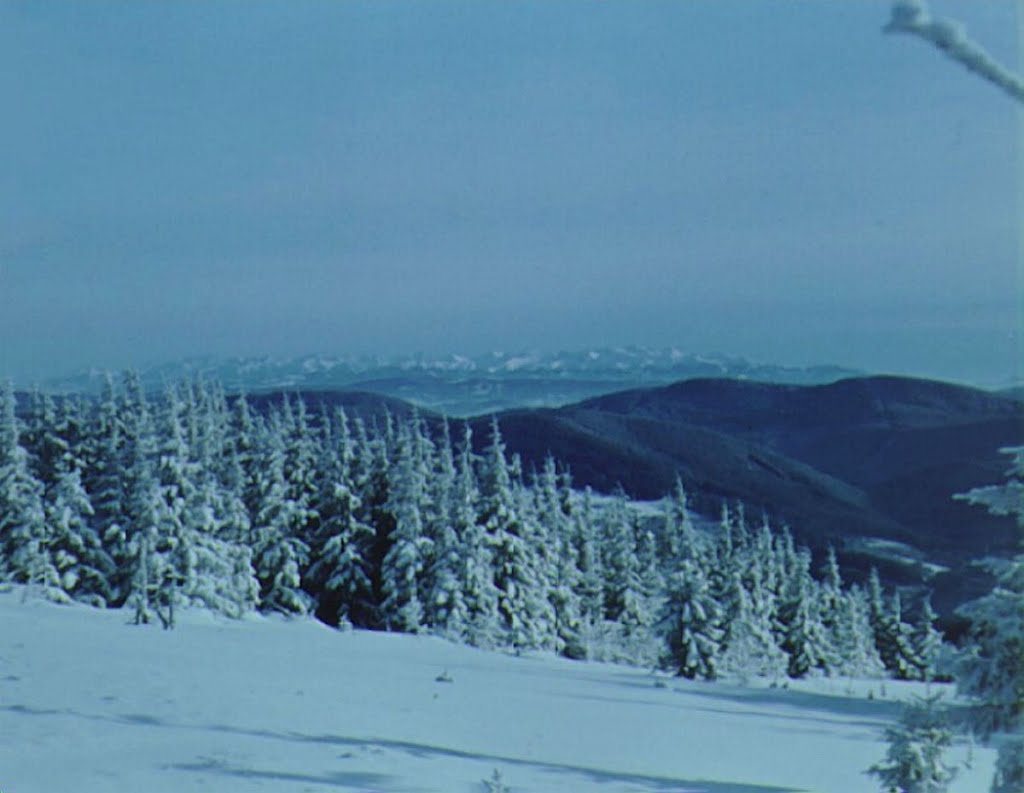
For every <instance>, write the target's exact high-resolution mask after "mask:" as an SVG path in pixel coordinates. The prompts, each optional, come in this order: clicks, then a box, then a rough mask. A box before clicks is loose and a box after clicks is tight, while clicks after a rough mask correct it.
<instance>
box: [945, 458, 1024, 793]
mask: <svg viewBox="0 0 1024 793" xmlns="http://www.w3.org/2000/svg"><path fill="white" fill-rule="evenodd" d="M1002 451H1003V452H1004V453H1006V454H1008V455H1010V457H1011V458H1012V463H1011V466H1010V468H1009V470H1008V471H1007V472H1006V476H1007V480H1006V482H1004V483H1002V484H999V485H989V486H986V487H979V488H975V489H973V490H971V491H969V492H968V493H965V494H962V495H960V496H957V498H961V499H963V500H966V501H968V502H969V503H971V504H976V505H979V506H984V507H985V508H986V509H987V510H988V511H989V512H990V513H992V514H994V515H1003V516H1007V517H1010V518H1013V519H1014V521H1015V523H1016V529H1017V542H1018V547H1017V552H1016V554H1015V555H1014V556H1012V557H1010V558H1009V559H1003V560H992V561H990V562H989V564H988V567H989V571H990V572H991V573H992V574H993V575H994V576H995V579H996V582H995V587H994V588H993V589H992V591H991V592H990V593H989V594H987V595H985V596H984V597H982V598H979V599H978V600H975V601H972V602H971V603H968V604H967V605H966V606H963V607H962V608H961V610H960V613H961V614H962V615H963V616H965V617H967V618H968V619H969V620H970V630H969V633H968V644H967V647H966V650H965V652H964V655H963V658H962V660H961V662H960V664H959V668H958V669H957V689H958V690H959V692H960V693H961V694H963V695H965V696H967V697H969V698H970V699H971V700H972V701H973V705H974V707H973V727H974V728H975V730H977V731H978V732H979V733H981V734H982V735H983V736H987V735H989V734H990V733H992V732H994V731H1000V730H1001V731H1006V732H1009V733H1011V734H1017V735H1019V734H1020V733H1024V663H1022V662H1021V659H1024V446H1017V447H1013V448H1007V449H1003V450H1002ZM1005 745H1006V746H1011V747H1020V746H1021V741H1020V740H1019V738H1018V739H1017V740H1010V741H1008V742H1007V743H1006V744H1005ZM1008 751H1009V750H1008ZM1002 762H1003V763H1004V766H1005V767H1006V768H1010V769H1013V768H1017V769H1019V766H1020V763H1019V762H1018V763H1017V764H1016V765H1014V761H1012V760H1010V759H1004V760H1003V761H1002ZM1001 773H1003V775H1004V776H1009V777H1010V778H1012V777H1013V776H1014V775H1016V773H1017V772H1016V771H1013V772H1012V773H1011V772H1010V771H1003V772H1001ZM1000 784H1003V783H1000ZM1004 787H1005V785H1004Z"/></svg>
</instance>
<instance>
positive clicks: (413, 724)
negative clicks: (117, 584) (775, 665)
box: [0, 589, 993, 793]
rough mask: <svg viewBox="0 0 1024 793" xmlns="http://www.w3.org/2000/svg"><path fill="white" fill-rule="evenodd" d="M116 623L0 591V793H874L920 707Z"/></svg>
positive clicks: (839, 685) (851, 687)
mask: <svg viewBox="0 0 1024 793" xmlns="http://www.w3.org/2000/svg"><path fill="white" fill-rule="evenodd" d="M128 622H129V619H128V614H127V613H125V612H120V611H98V610H93V609H91V608H87V607H84V606H56V605H53V604H50V603H46V602H42V601H39V600H35V599H31V598H29V599H27V600H25V599H23V593H22V592H21V590H18V589H15V590H13V591H9V592H6V593H2V594H0V790H2V791H3V793H92V792H94V793H116V792H117V791H131V793H142V792H143V791H145V792H146V793H163V792H164V791H167V793H171V791H173V793H187V792H188V791H256V790H261V791H280V792H281V793H287V792H289V791H296V792H297V791H314V792H316V791H332V790H334V791H362V792H366V793H369V792H371V791H438V792H439V793H470V792H474V793H479V792H480V791H484V790H485V787H484V786H483V785H482V784H481V781H482V780H483V779H484V778H489V777H491V775H492V773H493V771H494V770H495V769H498V770H499V771H500V773H501V775H502V777H503V778H504V780H505V782H506V783H507V784H508V785H509V789H510V790H512V791H516V793H544V792H547V791H570V792H571V793H577V792H578V793H586V792H587V791H601V793H627V792H629V793H639V792H640V791H652V792H653V791H657V792H658V793H683V791H706V792H707V793H770V792H776V793H778V792H781V791H814V793H858V792H859V791H877V790H878V788H877V785H876V783H875V781H874V780H873V779H871V778H869V777H867V776H865V774H864V773H863V771H864V769H865V768H867V767H868V766H869V765H871V764H872V763H874V762H876V761H878V760H880V759H881V758H882V757H883V755H884V752H885V746H884V744H883V743H882V741H881V738H880V734H881V730H882V728H883V726H884V725H885V724H886V723H888V722H890V721H891V720H893V719H895V717H896V715H897V712H898V708H899V705H898V702H896V700H897V699H899V698H904V697H907V696H909V695H910V694H911V693H915V692H918V693H920V692H921V690H922V688H923V686H921V685H919V684H895V683H892V682H887V683H886V684H885V692H884V696H883V695H882V694H883V692H882V691H880V684H879V682H877V681H872V682H868V681H853V682H851V681H845V680H815V681H806V682H799V683H795V684H791V686H790V688H789V689H788V690H782V689H774V688H769V687H767V686H766V685H750V686H740V685H734V684H726V683H698V682H694V683H691V682H688V681H682V680H678V679H675V678H670V677H665V676H662V675H652V674H651V673H650V672H647V671H645V670H642V669H632V668H628V667H621V666H612V665H606V664H596V663H579V662H571V661H565V660H562V659H558V658H553V657H547V656H530V657H513V656H511V655H507V654H503V653H488V652H483V651H479V650H474V649H470V648H465V647H459V646H456V645H452V644H449V643H447V642H444V641H442V640H440V639H437V638H431V637H413V636H399V635H394V634H381V633H369V632H361V631H355V632H338V631H334V630H332V629H330V628H327V627H325V626H323V625H321V624H319V623H317V622H314V621H312V620H295V621H284V620H279V619H273V618H262V617H251V618H249V619H247V620H244V621H238V622H235V621H231V620H227V619H224V618H219V617H213V616H210V615H208V614H205V613H200V612H190V613H186V614H184V615H182V619H181V623H180V625H179V627H178V628H177V629H176V630H174V631H163V630H160V629H159V628H158V627H154V626H147V627H136V626H132V625H129V624H127V623H128ZM439 678H442V679H439ZM443 678H449V679H450V680H445V679H443ZM869 691H871V692H873V698H868V696H867V694H868V692H869ZM967 756H968V752H967V750H966V748H965V747H964V746H962V745H961V746H958V747H957V748H956V750H955V751H954V752H952V753H951V756H950V758H949V759H950V760H953V761H956V762H963V761H964V760H965V759H966V758H967ZM992 762H993V757H992V753H991V752H989V751H988V750H987V749H981V748H976V749H975V750H974V751H973V764H972V767H971V768H970V769H963V770H961V772H960V775H959V777H958V779H957V781H956V782H955V783H954V785H953V787H952V789H951V793H959V792H961V791H962V792H963V793H979V792H980V791H985V790H987V789H988V780H989V779H991V774H992Z"/></svg>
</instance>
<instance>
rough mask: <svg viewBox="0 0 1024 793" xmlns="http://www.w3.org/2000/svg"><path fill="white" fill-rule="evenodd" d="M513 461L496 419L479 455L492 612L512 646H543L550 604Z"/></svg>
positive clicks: (549, 615) (517, 648)
mask: <svg viewBox="0 0 1024 793" xmlns="http://www.w3.org/2000/svg"><path fill="white" fill-rule="evenodd" d="M514 474H515V470H514V465H510V464H509V461H508V460H507V459H506V457H505V444H504V441H502V438H501V431H500V430H499V428H498V422H497V420H495V421H494V422H493V423H492V425H491V443H490V445H489V446H488V447H487V450H486V453H485V457H484V460H483V476H482V478H481V479H482V481H481V488H480V491H481V492H480V515H479V520H480V522H481V523H482V524H483V527H484V531H485V534H486V537H487V541H488V544H489V545H490V548H491V564H492V565H493V574H494V586H495V588H496V589H497V590H498V615H499V620H500V625H501V630H502V633H503V634H504V641H505V642H507V643H508V644H509V645H511V646H512V647H513V648H514V649H516V650H524V649H536V648H540V647H543V646H544V644H545V642H546V640H547V639H548V638H549V630H550V626H551V622H552V621H553V620H552V619H551V613H550V605H549V603H548V601H547V599H546V592H545V590H544V583H545V582H543V581H541V580H540V577H539V575H538V564H537V554H536V548H535V547H533V544H532V536H531V528H532V527H531V526H530V524H529V522H528V518H527V517H526V516H524V515H523V514H522V513H521V511H520V501H519V499H518V498H517V496H516V491H515V490H514V489H513V477H514Z"/></svg>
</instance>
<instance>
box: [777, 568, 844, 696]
mask: <svg viewBox="0 0 1024 793" xmlns="http://www.w3.org/2000/svg"><path fill="white" fill-rule="evenodd" d="M781 614H782V617H781V619H782V622H783V624H784V625H785V638H784V640H783V642H782V649H783V650H785V651H786V654H787V655H788V656H789V662H788V669H787V671H788V674H789V676H790V677H794V678H800V677H805V676H806V675H807V674H808V673H809V672H811V671H812V670H815V669H821V670H823V671H825V672H829V671H831V669H832V659H831V649H832V648H831V645H830V643H829V638H828V634H827V633H826V630H825V626H824V625H823V624H822V622H821V612H820V601H819V600H818V593H817V587H816V585H815V583H814V581H813V580H812V579H811V577H810V575H809V574H804V575H797V576H795V577H794V579H793V580H792V582H791V583H790V590H789V592H788V593H787V595H786V599H785V601H784V603H783V604H782V607H781Z"/></svg>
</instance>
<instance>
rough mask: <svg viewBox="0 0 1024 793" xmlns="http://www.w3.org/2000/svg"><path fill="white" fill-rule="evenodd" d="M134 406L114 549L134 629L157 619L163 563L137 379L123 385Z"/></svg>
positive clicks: (151, 447) (158, 506)
mask: <svg viewBox="0 0 1024 793" xmlns="http://www.w3.org/2000/svg"><path fill="white" fill-rule="evenodd" d="M127 384H128V385H129V386H132V391H133V392H134V395H135V397H136V398H137V400H138V401H136V403H135V404H134V405H132V408H131V410H132V412H131V413H130V414H129V417H130V418H129V420H128V422H127V423H126V428H125V435H126V450H127V459H128V465H127V467H126V468H125V472H124V478H125V504H124V509H125V521H124V535H123V538H118V542H117V546H118V548H119V550H121V549H123V550H121V552H123V553H124V554H125V557H126V559H125V562H126V564H125V567H126V568H127V570H128V571H130V575H129V578H128V581H127V586H126V596H127V597H126V602H127V605H128V606H129V607H130V608H131V609H132V610H133V612H134V619H135V624H136V625H140V624H148V623H150V622H152V621H153V620H154V619H155V618H156V616H157V608H158V607H159V605H161V604H160V601H161V600H162V599H164V597H165V596H166V594H167V590H166V585H167V583H168V581H167V577H168V573H167V566H168V565H167V558H166V552H165V548H164V543H163V536H162V535H163V532H164V529H165V527H166V522H165V520H164V508H165V507H164V500H163V497H162V495H161V492H160V482H159V479H158V478H157V473H156V461H155V457H156V449H155V447H156V437H155V434H154V430H153V427H152V421H151V418H150V414H149V409H148V406H147V405H146V402H145V398H144V396H142V392H141V386H140V385H138V383H137V378H135V377H134V376H130V377H129V380H128V383H127Z"/></svg>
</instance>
